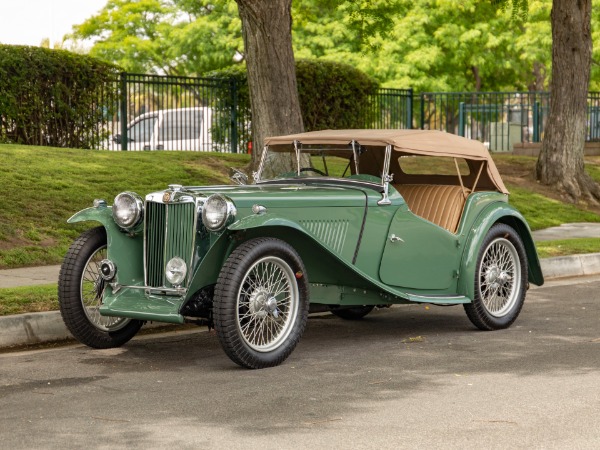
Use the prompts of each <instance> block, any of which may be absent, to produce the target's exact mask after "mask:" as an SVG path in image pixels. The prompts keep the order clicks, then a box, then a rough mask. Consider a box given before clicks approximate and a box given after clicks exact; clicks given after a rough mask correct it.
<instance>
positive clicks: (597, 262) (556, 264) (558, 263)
mask: <svg viewBox="0 0 600 450" xmlns="http://www.w3.org/2000/svg"><path fill="white" fill-rule="evenodd" d="M540 263H541V266H542V273H543V274H544V278H546V279H553V278H564V277H580V276H585V275H595V274H598V273H600V253H586V254H583V255H571V256H557V257H555V258H544V259H542V260H540Z"/></svg>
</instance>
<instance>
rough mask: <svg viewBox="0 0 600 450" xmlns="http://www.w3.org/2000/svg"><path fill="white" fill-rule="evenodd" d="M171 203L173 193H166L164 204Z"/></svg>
mask: <svg viewBox="0 0 600 450" xmlns="http://www.w3.org/2000/svg"><path fill="white" fill-rule="evenodd" d="M170 201H171V193H170V192H165V193H164V194H163V202H164V203H169V202H170Z"/></svg>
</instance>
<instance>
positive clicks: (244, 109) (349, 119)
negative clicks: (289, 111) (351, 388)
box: [205, 60, 379, 148]
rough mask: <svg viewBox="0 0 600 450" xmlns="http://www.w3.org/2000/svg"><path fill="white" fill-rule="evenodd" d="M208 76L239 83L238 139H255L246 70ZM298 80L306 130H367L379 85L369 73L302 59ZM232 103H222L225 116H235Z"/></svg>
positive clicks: (215, 130) (234, 68)
mask: <svg viewBox="0 0 600 450" xmlns="http://www.w3.org/2000/svg"><path fill="white" fill-rule="evenodd" d="M205 76H207V77H211V78H223V79H226V78H227V79H233V80H235V83H236V85H237V87H238V90H237V92H238V94H237V99H236V102H237V104H238V106H239V108H238V111H240V114H239V116H241V117H239V116H238V122H237V123H238V138H239V140H240V144H242V145H243V144H244V143H246V142H248V141H249V140H251V136H250V130H249V128H248V126H247V124H248V123H249V121H250V117H251V115H250V93H249V89H248V78H247V75H246V67H245V66H243V65H237V66H232V67H230V68H228V69H224V70H218V71H214V72H210V73H208V74H206V75H205ZM296 77H297V80H298V94H299V97H300V108H301V110H302V119H303V121H304V129H305V131H315V130H324V129H328V128H338V129H341V128H364V127H365V125H366V124H367V123H368V122H369V120H368V118H367V117H365V111H369V110H370V108H368V104H369V98H370V96H371V94H374V93H375V92H376V91H377V88H378V87H379V86H378V83H377V82H376V81H375V80H374V79H372V78H370V77H369V76H368V75H366V74H365V73H363V72H361V71H360V70H358V69H355V68H354V67H352V66H349V65H347V64H342V63H337V62H332V61H321V60H299V61H296ZM221 97H223V98H229V97H230V96H226V95H223V96H221ZM232 101H233V100H231V99H230V100H225V101H224V102H222V104H221V106H220V109H221V113H222V115H221V117H224V115H228V114H231V113H230V111H231V108H232ZM227 117H229V118H230V116H227ZM216 136H218V127H215V126H213V139H216V140H217V141H218V140H219V138H218V137H216ZM240 148H243V147H240Z"/></svg>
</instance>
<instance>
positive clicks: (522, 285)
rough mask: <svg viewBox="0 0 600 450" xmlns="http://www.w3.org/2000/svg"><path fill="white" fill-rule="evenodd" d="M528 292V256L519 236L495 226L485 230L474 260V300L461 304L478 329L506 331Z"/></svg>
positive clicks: (500, 225)
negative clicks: (475, 260)
mask: <svg viewBox="0 0 600 450" xmlns="http://www.w3.org/2000/svg"><path fill="white" fill-rule="evenodd" d="M526 292H527V256H526V254H525V248H524V246H523V242H522V241H521V237H520V236H519V234H518V233H517V232H516V231H515V230H514V229H513V228H512V227H510V226H508V225H505V224H496V225H494V226H493V227H492V228H490V230H489V231H488V233H487V235H486V237H485V239H484V240H483V243H482V245H481V248H480V249H479V256H478V257H477V268H476V271H475V298H474V299H473V302H472V303H468V304H465V305H463V306H464V308H465V312H466V313H467V317H468V318H469V320H470V321H471V322H472V323H473V325H475V326H476V327H477V328H479V329H480V330H484V331H491V330H499V329H502V328H508V327H509V326H510V325H512V323H513V322H514V321H515V320H516V318H517V317H518V315H519V313H520V312H521V308H522V307H523V303H524V301H525V294H526Z"/></svg>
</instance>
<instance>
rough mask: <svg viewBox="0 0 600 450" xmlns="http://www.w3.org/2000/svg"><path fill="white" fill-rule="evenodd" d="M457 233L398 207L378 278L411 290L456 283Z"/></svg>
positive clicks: (445, 286)
mask: <svg viewBox="0 0 600 450" xmlns="http://www.w3.org/2000/svg"><path fill="white" fill-rule="evenodd" d="M458 259H459V246H458V239H457V237H456V235H454V234H452V233H450V232H449V231H447V230H445V229H443V228H441V227H439V226H437V225H435V224H433V223H431V222H428V221H427V220H425V219H422V218H420V217H418V216H416V215H414V214H413V213H412V212H410V210H408V208H407V207H401V208H399V209H398V211H396V214H395V215H394V217H393V218H392V221H391V223H390V227H389V230H388V235H387V238H386V244H385V248H384V251H383V255H382V258H381V265H380V267H379V276H380V278H381V281H383V282H384V283H386V284H389V285H392V286H400V287H405V288H411V289H427V290H437V289H448V288H450V287H452V286H453V285H454V286H455V285H456V281H457V272H456V270H457V268H458Z"/></svg>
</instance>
